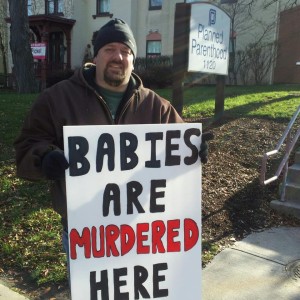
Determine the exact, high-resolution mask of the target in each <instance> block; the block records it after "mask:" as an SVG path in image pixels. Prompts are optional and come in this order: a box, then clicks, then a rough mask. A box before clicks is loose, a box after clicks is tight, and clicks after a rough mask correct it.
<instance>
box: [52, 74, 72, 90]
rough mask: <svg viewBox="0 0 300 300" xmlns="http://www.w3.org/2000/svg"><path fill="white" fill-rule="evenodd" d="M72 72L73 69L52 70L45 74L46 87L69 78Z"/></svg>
mask: <svg viewBox="0 0 300 300" xmlns="http://www.w3.org/2000/svg"><path fill="white" fill-rule="evenodd" d="M73 74H74V70H59V71H53V72H51V73H49V74H48V76H47V87H50V86H52V85H54V84H56V83H58V82H60V81H62V80H65V79H68V78H70V77H71V76H72V75H73Z"/></svg>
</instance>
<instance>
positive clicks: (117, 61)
mask: <svg viewBox="0 0 300 300" xmlns="http://www.w3.org/2000/svg"><path fill="white" fill-rule="evenodd" d="M110 64H114V65H121V66H123V63H122V61H120V60H116V59H115V60H111V61H109V62H108V63H107V65H108V66H109V65H110Z"/></svg>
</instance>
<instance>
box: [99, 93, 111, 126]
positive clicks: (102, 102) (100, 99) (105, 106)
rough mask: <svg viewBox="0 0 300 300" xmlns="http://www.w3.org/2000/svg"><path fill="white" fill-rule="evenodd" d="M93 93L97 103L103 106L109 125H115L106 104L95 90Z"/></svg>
mask: <svg viewBox="0 0 300 300" xmlns="http://www.w3.org/2000/svg"><path fill="white" fill-rule="evenodd" d="M94 93H95V95H96V97H97V98H98V100H99V102H101V103H100V104H102V105H103V106H104V109H105V110H106V113H107V115H108V117H109V119H110V121H111V124H115V121H114V119H113V117H112V114H111V112H110V109H109V107H108V105H107V104H106V102H105V101H104V99H103V98H102V97H101V96H100V95H99V94H98V93H97V91H96V90H94Z"/></svg>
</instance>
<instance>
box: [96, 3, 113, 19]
mask: <svg viewBox="0 0 300 300" xmlns="http://www.w3.org/2000/svg"><path fill="white" fill-rule="evenodd" d="M109 11H110V0H97V15H103V14H108V13H109Z"/></svg>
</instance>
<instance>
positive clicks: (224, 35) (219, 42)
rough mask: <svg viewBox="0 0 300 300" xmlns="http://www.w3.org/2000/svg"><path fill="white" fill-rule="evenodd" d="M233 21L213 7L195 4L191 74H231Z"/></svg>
mask: <svg viewBox="0 0 300 300" xmlns="http://www.w3.org/2000/svg"><path fill="white" fill-rule="evenodd" d="M230 24H231V20H230V17H229V16H228V15H227V13H226V12H224V11H223V10H221V9H220V8H218V7H217V6H215V5H213V4H209V3H193V4H191V18H190V36H189V57H188V71H189V72H203V73H212V74H219V75H227V74H228V63H229V37H230Z"/></svg>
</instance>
